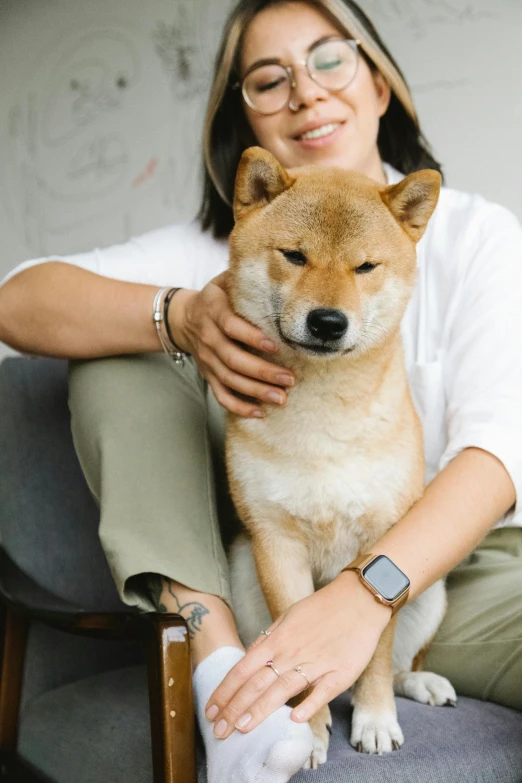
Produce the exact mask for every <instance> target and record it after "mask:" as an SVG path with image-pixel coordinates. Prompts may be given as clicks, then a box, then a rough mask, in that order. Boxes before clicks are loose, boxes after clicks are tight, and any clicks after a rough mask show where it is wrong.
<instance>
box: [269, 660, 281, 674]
mask: <svg viewBox="0 0 522 783" xmlns="http://www.w3.org/2000/svg"><path fill="white" fill-rule="evenodd" d="M265 666H270V668H271V669H273V671H275V673H276V674H277V676H278V677H280V676H281V675H280V674H279V672H278V671H277V669H276V667H275V666H274V662H273V661H267V662H266V663H265Z"/></svg>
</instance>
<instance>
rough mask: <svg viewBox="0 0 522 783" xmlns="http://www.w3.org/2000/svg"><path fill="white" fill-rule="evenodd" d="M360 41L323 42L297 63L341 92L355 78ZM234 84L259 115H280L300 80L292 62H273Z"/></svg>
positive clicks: (326, 84)
mask: <svg viewBox="0 0 522 783" xmlns="http://www.w3.org/2000/svg"><path fill="white" fill-rule="evenodd" d="M359 43H360V41H357V40H354V39H351V38H346V39H345V38H332V39H329V40H328V41H322V42H320V43H318V44H316V46H314V47H313V49H311V50H310V52H309V54H308V57H307V58H306V60H297V63H296V64H297V65H305V66H306V70H307V71H308V75H309V76H310V78H311V79H313V80H314V81H315V82H316V83H317V84H319V85H320V86H321V87H324V88H325V89H326V90H328V91H329V92H339V91H340V90H344V89H345V87H348V85H349V84H350V82H352V81H353V80H354V79H355V76H356V74H357V68H358V66H359V50H358V44H359ZM232 86H233V88H234V89H237V88H238V87H241V92H242V94H243V98H244V100H245V103H246V104H247V105H248V106H250V108H251V109H253V110H254V111H255V112H257V113H258V114H276V113H277V112H278V111H281V109H283V108H284V107H285V106H286V105H287V104H288V103H289V102H290V97H291V95H292V90H293V89H295V87H296V81H295V75H294V70H293V68H292V67H291V66H290V65H288V66H285V65H280V64H279V63H272V64H265V65H258V66H257V67H255V68H253V69H252V70H250V71H247V73H246V74H245V76H244V77H243V81H242V82H236V83H235V84H234V85H232ZM290 108H294V109H295V108H296V107H292V106H290Z"/></svg>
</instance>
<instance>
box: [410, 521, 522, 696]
mask: <svg viewBox="0 0 522 783" xmlns="http://www.w3.org/2000/svg"><path fill="white" fill-rule="evenodd" d="M447 589H448V611H447V614H446V616H445V618H444V620H443V622H442V625H441V627H440V629H439V631H438V633H437V635H436V636H435V639H434V641H433V643H432V645H431V647H430V651H429V653H428V656H427V659H426V664H425V668H426V669H427V670H430V671H434V672H437V673H438V674H442V675H444V676H445V677H447V678H448V679H449V680H450V681H451V682H452V684H453V685H454V687H455V688H456V690H457V692H458V693H461V694H462V695H464V696H472V697H474V698H478V699H485V700H488V701H493V702H497V703H498V704H503V705H505V706H507V707H514V708H515V709H522V528H514V527H512V528H509V527H506V528H498V529H496V530H493V531H491V533H489V534H488V535H487V536H486V538H485V539H484V541H483V542H482V543H481V544H480V546H479V547H478V548H477V549H476V550H475V551H474V552H473V553H472V554H471V555H470V556H469V557H468V558H466V560H464V561H463V562H462V563H461V564H460V565H459V566H458V567H457V568H455V569H454V570H453V571H451V572H450V574H449V576H448V580H447Z"/></svg>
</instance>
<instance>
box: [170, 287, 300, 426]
mask: <svg viewBox="0 0 522 783" xmlns="http://www.w3.org/2000/svg"><path fill="white" fill-rule="evenodd" d="M227 274H228V273H227V272H223V273H222V274H221V275H218V277H215V278H214V279H213V280H211V281H210V282H209V283H207V285H206V286H205V287H204V288H203V289H202V290H201V291H187V290H182V291H178V293H177V294H176V297H175V300H174V301H175V302H176V304H177V306H174V305H173V306H172V307H171V309H170V314H172V316H171V317H172V321H171V328H172V332H173V335H174V338H175V339H176V342H178V340H179V342H178V345H179V347H180V348H182V349H183V350H186V351H187V352H188V353H190V354H192V356H193V357H194V360H195V362H196V364H197V366H198V369H199V371H200V372H201V374H202V375H203V376H204V377H205V378H206V379H207V381H208V383H209V384H210V387H211V388H212V391H213V392H214V395H215V396H216V399H217V401H218V402H219V403H220V404H221V405H222V406H223V407H224V408H226V409H227V410H229V411H231V412H232V413H237V414H238V415H239V416H254V417H260V416H263V412H262V410H261V409H260V408H259V406H258V405H257V404H256V402H255V401H256V400H261V401H262V402H268V403H273V404H276V405H284V404H285V402H286V393H285V391H284V389H283V388H281V387H288V386H292V385H293V383H294V375H293V373H292V372H291V371H289V370H285V369H284V368H283V367H278V366H277V365H276V364H272V363H271V362H267V361H266V360H265V359H262V358H260V357H259V356H255V355H253V354H251V353H248V351H245V350H244V349H243V348H242V347H241V346H240V345H238V344H237V343H243V344H245V345H250V346H252V347H253V348H257V349H258V350H260V351H263V352H265V353H275V351H277V345H276V344H275V343H274V342H273V341H272V340H270V339H268V338H267V337H266V336H265V335H264V334H263V332H262V331H261V329H257V328H256V327H255V326H252V325H251V324H249V323H248V322H247V321H245V320H244V319H243V318H240V317H239V316H237V315H236V314H235V313H234V312H233V311H232V309H231V307H230V304H229V301H228V295H227V290H226V276H227ZM238 394H239V395H241V396H238ZM241 397H250V398H253V400H250V401H248V400H245V399H242V398H241Z"/></svg>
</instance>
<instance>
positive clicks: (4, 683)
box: [0, 608, 29, 754]
mask: <svg viewBox="0 0 522 783" xmlns="http://www.w3.org/2000/svg"><path fill="white" fill-rule="evenodd" d="M1 624H2V640H1V655H2V668H1V673H0V750H2V751H3V752H5V753H7V754H11V753H12V754H14V753H15V752H16V742H17V738H18V717H19V712H20V699H21V695H22V681H23V675H24V662H25V650H26V645H27V634H28V631H29V621H28V620H26V619H25V618H24V617H20V616H19V615H16V614H13V612H11V611H9V610H8V609H5V608H4V609H3V610H2V617H1Z"/></svg>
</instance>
